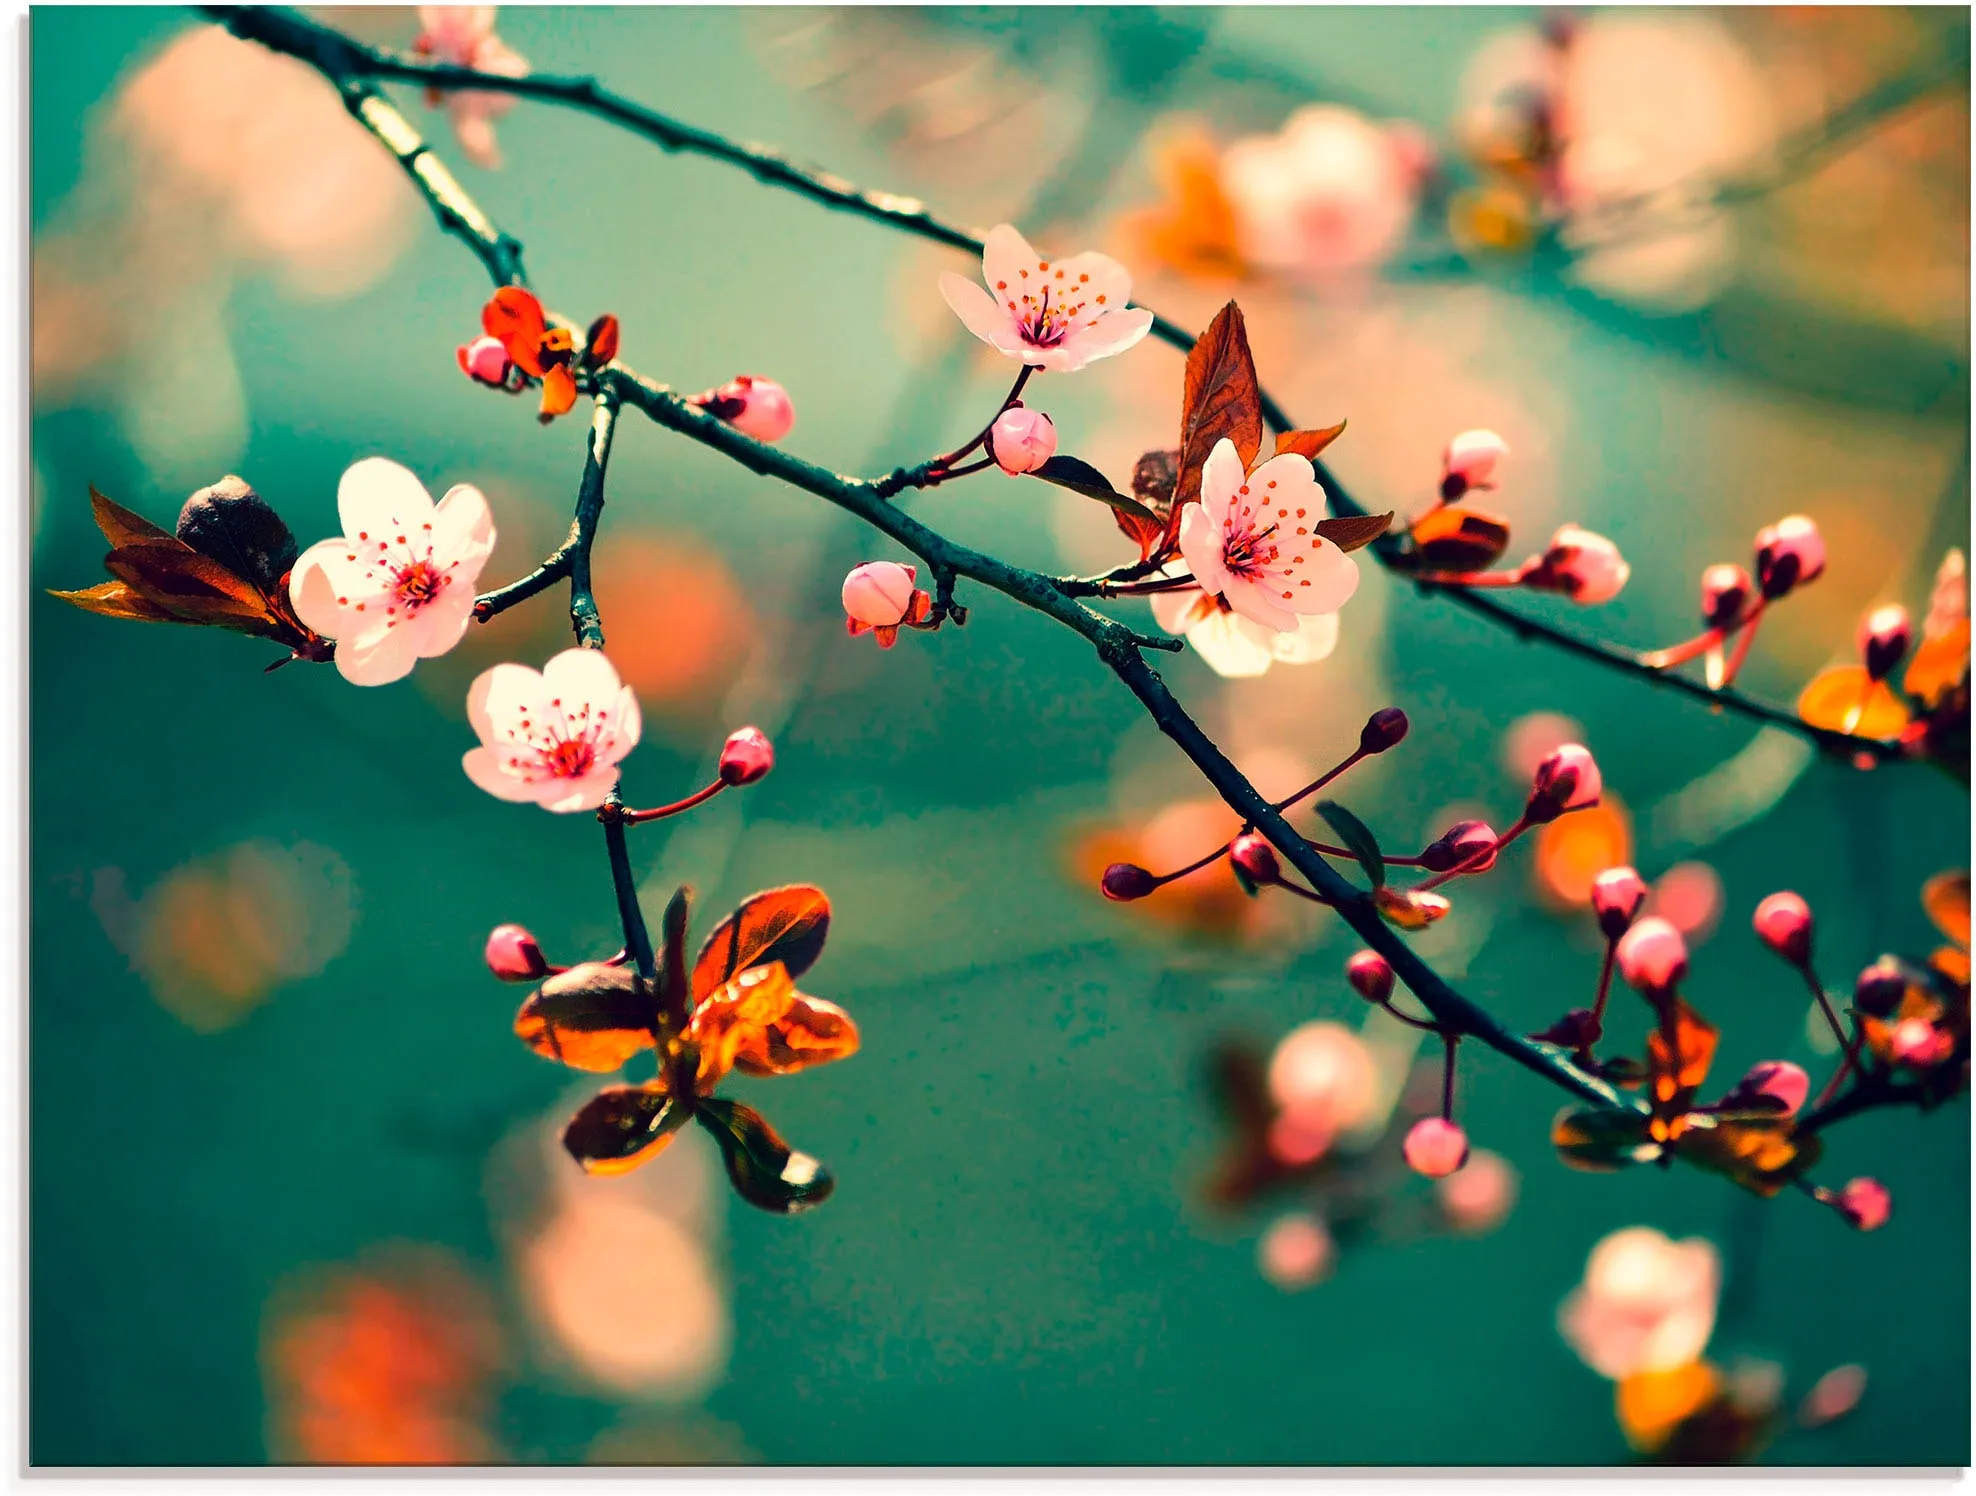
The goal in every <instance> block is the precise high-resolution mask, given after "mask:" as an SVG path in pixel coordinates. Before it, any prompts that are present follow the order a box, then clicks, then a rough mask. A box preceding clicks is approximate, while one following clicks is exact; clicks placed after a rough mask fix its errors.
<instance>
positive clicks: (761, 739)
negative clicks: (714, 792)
mask: <svg viewBox="0 0 1976 1496" xmlns="http://www.w3.org/2000/svg"><path fill="white" fill-rule="evenodd" d="M774 767H775V745H774V744H773V743H771V742H770V741H769V740H768V734H767V733H765V732H763V731H762V730H761V729H760V728H759V727H741V728H737V729H735V730H734V731H733V732H731V733H729V734H728V735H727V741H726V742H725V743H723V744H721V748H720V782H721V783H722V784H753V783H754V782H755V781H756V780H757V779H760V778H761V777H762V776H763V775H765V774H767V773H768V771H769V770H770V769H773V768H774Z"/></svg>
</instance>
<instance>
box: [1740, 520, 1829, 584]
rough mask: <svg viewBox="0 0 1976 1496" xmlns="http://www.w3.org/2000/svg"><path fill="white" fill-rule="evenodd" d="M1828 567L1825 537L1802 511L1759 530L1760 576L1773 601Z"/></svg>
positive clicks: (1760, 580) (1757, 569) (1758, 575)
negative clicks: (1826, 565) (1826, 563)
mask: <svg viewBox="0 0 1976 1496" xmlns="http://www.w3.org/2000/svg"><path fill="white" fill-rule="evenodd" d="M1824 570H1825V537H1824V536H1822V535H1820V534H1819V533H1818V526H1817V525H1815V524H1813V523H1812V522H1811V521H1810V520H1809V519H1807V518H1806V517H1805V516H1804V515H1802V514H1792V515H1787V516H1786V517H1785V518H1783V519H1780V520H1778V521H1777V523H1776V524H1774V525H1766V526H1765V527H1764V528H1763V529H1761V530H1758V531H1757V532H1756V579H1757V581H1758V583H1760V584H1761V585H1762V587H1763V595H1764V596H1765V597H1767V598H1769V599H1770V600H1772V601H1773V602H1774V601H1776V599H1778V598H1780V597H1782V596H1783V595H1784V594H1785V593H1787V592H1789V591H1791V589H1792V588H1794V587H1802V586H1804V584H1805V583H1806V582H1815V581H1817V580H1818V577H1819V575H1820V573H1822V572H1823V571H1824Z"/></svg>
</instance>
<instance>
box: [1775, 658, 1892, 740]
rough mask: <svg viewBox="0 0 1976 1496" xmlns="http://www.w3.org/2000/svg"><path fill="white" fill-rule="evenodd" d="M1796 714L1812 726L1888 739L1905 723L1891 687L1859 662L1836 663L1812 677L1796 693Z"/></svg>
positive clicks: (1863, 736)
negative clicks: (1869, 673) (1854, 663)
mask: <svg viewBox="0 0 1976 1496" xmlns="http://www.w3.org/2000/svg"><path fill="white" fill-rule="evenodd" d="M1798 715H1799V716H1800V717H1802V718H1803V719H1804V720H1805V721H1806V722H1807V723H1808V724H1810V725H1811V726H1813V727H1821V728H1824V729H1825V730H1826V731H1827V732H1842V733H1845V734H1847V735H1848V736H1851V737H1859V738H1875V739H1879V740H1883V741H1884V740H1891V739H1893V738H1898V737H1899V736H1900V735H1901V729H1902V728H1904V727H1906V726H1907V724H1908V712H1907V707H1906V705H1905V704H1904V703H1903V702H1902V701H1901V699H1900V697H1898V696H1896V695H1895V694H1894V692H1893V688H1892V687H1891V686H1889V685H1888V684H1887V683H1886V682H1885V681H1883V680H1875V679H1873V677H1872V676H1870V675H1868V674H1867V673H1866V670H1865V667H1863V666H1860V665H1835V666H1833V667H1832V668H1831V669H1829V670H1822V671H1820V672H1819V673H1818V674H1817V675H1816V676H1814V677H1813V678H1812V681H1811V684H1810V685H1808V686H1806V687H1805V688H1804V690H1803V691H1802V692H1801V693H1799V696H1798Z"/></svg>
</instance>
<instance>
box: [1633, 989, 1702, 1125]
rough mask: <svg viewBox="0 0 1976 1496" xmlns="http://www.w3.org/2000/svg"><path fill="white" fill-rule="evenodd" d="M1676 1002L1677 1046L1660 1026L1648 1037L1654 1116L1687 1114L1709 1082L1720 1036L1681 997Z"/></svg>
mask: <svg viewBox="0 0 1976 1496" xmlns="http://www.w3.org/2000/svg"><path fill="white" fill-rule="evenodd" d="M1673 1002H1674V1043H1673V1045H1672V1047H1670V1046H1669V1044H1668V1041H1667V1036H1666V1035H1665V1034H1663V1033H1662V1032H1661V1030H1660V1029H1659V1028H1658V1027H1656V1028H1655V1029H1654V1030H1653V1031H1652V1032H1651V1033H1649V1034H1648V1035H1647V1075H1648V1085H1647V1094H1648V1096H1649V1097H1650V1098H1651V1099H1652V1101H1653V1108H1654V1115H1655V1116H1656V1117H1657V1118H1669V1117H1673V1116H1675V1114H1677V1113H1679V1112H1682V1111H1685V1110H1686V1108H1687V1105H1688V1102H1689V1100H1690V1098H1692V1097H1693V1096H1694V1094H1695V1092H1696V1090H1697V1089H1699V1088H1700V1086H1701V1083H1702V1082H1703V1081H1705V1080H1707V1079H1708V1067H1709V1063H1710V1062H1711V1061H1712V1060H1714V1058H1715V1045H1716V1041H1717V1039H1718V1038H1719V1037H1720V1035H1719V1033H1718V1031H1717V1029H1716V1027H1715V1025H1714V1024H1712V1023H1710V1022H1709V1021H1708V1020H1707V1019H1705V1018H1703V1017H1702V1016H1701V1015H1700V1014H1699V1013H1697V1012H1696V1011H1695V1010H1694V1009H1693V1008H1691V1007H1689V1006H1688V1005H1687V1004H1686V1003H1684V1002H1682V1001H1681V1000H1680V999H1679V998H1675V999H1673Z"/></svg>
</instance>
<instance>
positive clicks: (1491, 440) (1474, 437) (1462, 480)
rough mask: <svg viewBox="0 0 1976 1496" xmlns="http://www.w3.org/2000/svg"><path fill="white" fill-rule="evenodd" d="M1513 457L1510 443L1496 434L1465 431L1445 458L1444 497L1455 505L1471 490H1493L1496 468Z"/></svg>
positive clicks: (1446, 453) (1443, 465)
mask: <svg viewBox="0 0 1976 1496" xmlns="http://www.w3.org/2000/svg"><path fill="white" fill-rule="evenodd" d="M1508 455H1509V443H1508V442H1506V441H1504V440H1503V439H1502V438H1501V437H1500V436H1497V435H1496V433H1495V432H1493V431H1464V432H1462V433H1461V435H1459V436H1457V437H1456V438H1455V439H1454V440H1453V441H1451V442H1449V443H1448V450H1447V451H1446V452H1445V453H1443V454H1442V456H1441V497H1442V498H1444V499H1446V500H1448V501H1449V502H1450V503H1452V502H1453V501H1454V500H1456V499H1458V498H1460V497H1461V496H1462V495H1463V494H1465V493H1467V492H1468V491H1469V490H1470V489H1471V488H1492V487H1494V486H1495V485H1494V484H1492V483H1491V482H1490V481H1489V480H1490V479H1491V478H1493V477H1494V476H1495V474H1496V464H1497V463H1498V462H1500V461H1502V459H1503V458H1504V457H1506V456H1508Z"/></svg>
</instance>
